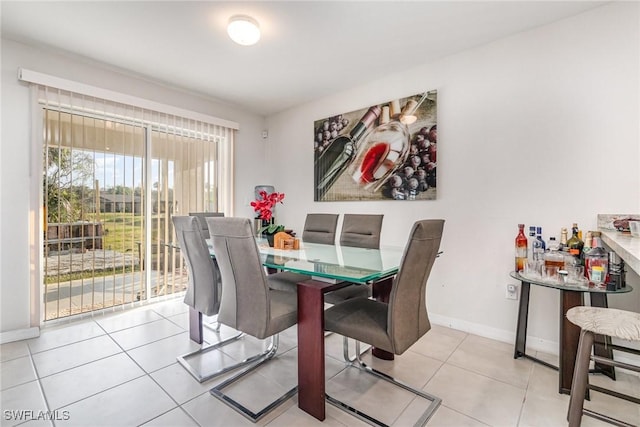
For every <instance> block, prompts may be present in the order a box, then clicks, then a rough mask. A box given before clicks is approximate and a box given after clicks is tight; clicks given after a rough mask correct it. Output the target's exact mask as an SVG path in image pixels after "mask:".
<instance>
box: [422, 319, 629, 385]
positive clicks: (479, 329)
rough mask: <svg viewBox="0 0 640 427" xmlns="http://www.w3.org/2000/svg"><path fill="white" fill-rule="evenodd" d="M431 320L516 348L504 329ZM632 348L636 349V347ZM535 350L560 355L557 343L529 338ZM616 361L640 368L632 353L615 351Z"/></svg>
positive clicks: (509, 334)
mask: <svg viewBox="0 0 640 427" xmlns="http://www.w3.org/2000/svg"><path fill="white" fill-rule="evenodd" d="M429 320H430V321H431V323H432V324H434V325H438V326H444V327H447V328H451V329H456V330H458V331H462V332H467V333H469V334H473V335H478V336H480V337H484V338H489V339H493V340H496V341H501V342H505V343H508V344H511V345H514V346H515V342H516V334H515V332H511V331H505V330H503V329H497V328H492V327H490V326H487V325H482V324H480V323H473V322H467V321H464V320H460V319H454V318H452V317H447V316H441V315H439V314H432V313H429ZM614 344H619V345H623V346H624V345H626V343H622V342H617V341H616V342H614ZM632 348H636V347H635V346H634V347H632ZM531 350H535V351H541V352H544V353H547V354H553V355H556V356H557V355H558V343H557V342H556V341H550V340H545V339H542V338H538V337H532V336H530V335H528V336H527V352H529V351H531ZM614 360H617V361H619V362H624V363H629V364H632V365H636V366H640V356H637V355H635V354H632V353H626V352H622V351H617V350H614ZM625 372H626V373H629V374H631V375H637V376H640V373H636V372H633V371H629V370H625Z"/></svg>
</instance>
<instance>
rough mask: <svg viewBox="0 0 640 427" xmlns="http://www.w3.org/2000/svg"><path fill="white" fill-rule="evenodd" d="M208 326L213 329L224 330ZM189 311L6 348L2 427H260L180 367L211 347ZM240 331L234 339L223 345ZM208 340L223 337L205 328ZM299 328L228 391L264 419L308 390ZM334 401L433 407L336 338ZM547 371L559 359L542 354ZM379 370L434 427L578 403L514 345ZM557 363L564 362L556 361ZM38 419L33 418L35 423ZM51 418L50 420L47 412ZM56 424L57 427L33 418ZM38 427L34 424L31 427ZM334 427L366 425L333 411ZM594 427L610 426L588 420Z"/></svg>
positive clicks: (416, 349)
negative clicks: (346, 352) (195, 332)
mask: <svg viewBox="0 0 640 427" xmlns="http://www.w3.org/2000/svg"><path fill="white" fill-rule="evenodd" d="M207 321H209V322H211V321H212V319H208V320H207ZM187 329H188V315H187V306H186V305H184V304H183V303H182V301H181V299H174V300H170V301H165V302H162V303H158V304H154V305H149V306H145V307H141V308H137V309H133V310H129V311H123V312H119V313H111V314H94V315H93V316H92V317H89V318H84V319H80V320H76V321H67V322H59V323H58V324H55V325H47V326H45V327H43V328H42V331H41V336H40V337H39V338H35V339H31V340H26V341H20V342H15V343H8V344H4V345H2V346H1V347H0V363H1V365H0V380H1V383H0V384H1V392H0V393H1V407H2V420H1V425H2V426H5V425H6V426H9V425H24V426H25V427H32V426H52V425H55V426H73V425H77V426H136V425H144V426H180V427H182V426H224V427H228V426H250V425H253V423H251V422H250V421H248V420H247V419H245V418H244V417H242V416H241V415H239V414H238V413H237V412H235V411H234V410H232V409H230V408H229V407H228V406H226V405H224V404H223V403H221V402H220V401H219V400H218V399H216V398H214V397H213V396H212V395H211V394H210V393H209V389H210V388H211V387H212V386H213V385H215V384H218V383H219V382H221V381H222V380H223V379H224V378H227V376H224V377H221V378H216V379H213V380H211V381H208V382H206V383H203V384H199V383H198V382H197V381H196V380H194V379H193V378H192V377H191V376H190V375H189V374H188V373H187V371H186V370H185V369H184V368H183V367H182V366H180V365H179V364H178V363H177V362H176V356H178V355H181V354H184V353H187V352H190V351H192V350H195V349H197V348H199V346H198V345H196V344H194V343H193V342H191V341H190V340H189V336H188V332H187ZM232 332H233V331H230V330H225V329H224V328H223V330H222V331H221V334H222V335H225V336H226V335H228V334H230V333H232ZM205 339H206V340H207V341H216V340H217V337H216V335H215V334H214V333H213V332H212V331H210V330H207V329H205ZM263 344H264V343H263V342H262V341H258V340H255V339H252V338H244V339H242V340H239V341H236V342H235V343H234V344H230V345H228V346H226V347H224V348H223V349H222V350H221V351H215V352H210V353H207V355H206V357H203V358H192V359H190V363H193V364H194V366H198V367H200V368H204V369H211V368H215V367H216V366H219V364H221V363H229V362H233V360H239V359H241V358H243V357H245V356H247V355H250V354H252V353H255V352H257V351H259V350H260V349H261V348H262V347H263ZM295 346H296V329H295V327H294V328H291V329H288V330H287V331H285V332H284V333H283V334H282V335H281V339H280V348H279V351H278V356H277V357H276V358H275V359H274V360H272V361H271V362H269V363H268V364H266V365H264V366H263V367H261V368H259V369H258V370H257V371H255V372H254V373H252V374H250V375H247V376H246V377H244V378H243V379H242V380H241V382H239V383H236V384H234V385H233V386H230V387H228V388H227V389H225V392H227V393H228V394H230V395H231V396H232V397H233V398H235V399H237V400H239V401H241V402H242V403H243V404H245V405H246V406H248V407H250V408H252V409H254V410H258V409H259V408H260V406H261V405H264V404H266V403H267V402H269V401H270V400H272V399H275V398H276V397H278V393H279V392H283V391H284V390H287V389H288V388H290V387H292V386H293V385H295V383H296V381H297V371H296V366H297V352H296V349H295ZM326 354H327V357H326V362H327V363H326V377H327V392H328V393H329V394H331V395H333V396H334V397H336V398H339V399H343V400H347V401H349V402H350V403H351V404H353V405H354V406H356V407H358V408H360V409H362V410H364V411H365V412H367V411H368V412H370V413H371V414H372V415H373V416H375V417H377V418H379V419H381V420H384V421H386V422H388V423H389V424H392V425H394V426H405V425H406V426H409V425H413V422H414V421H415V419H417V417H418V415H419V414H420V413H421V411H422V410H424V409H423V408H424V405H425V404H426V402H425V401H424V400H423V399H416V398H413V397H412V396H409V395H408V394H407V393H406V392H405V391H403V390H400V389H397V388H394V387H390V386H389V385H388V384H387V383H385V382H384V381H378V380H375V379H372V378H371V377H370V376H366V375H363V374H360V373H359V372H358V371H356V370H354V369H344V367H345V365H344V363H343V362H342V339H341V337H340V336H338V335H335V334H332V335H329V336H327V338H326ZM538 356H539V357H544V358H545V360H547V359H548V360H551V361H553V360H554V356H552V355H543V354H538ZM364 359H365V361H367V362H369V363H370V364H371V365H372V366H373V367H374V368H376V369H378V370H381V371H384V372H386V373H388V374H389V375H391V376H394V377H396V378H398V379H400V380H402V381H404V382H406V383H408V384H410V385H412V386H415V387H419V388H422V389H424V390H425V391H427V392H428V393H431V394H435V395H437V396H439V397H441V398H442V399H443V403H442V405H441V406H440V408H439V409H438V410H437V412H436V413H435V415H434V416H433V417H432V418H431V420H430V421H429V423H428V425H429V426H456V427H458V426H460V427H462V426H565V425H566V424H567V423H566V419H565V417H566V411H567V406H568V402H569V396H566V395H560V394H558V392H557V387H558V374H557V372H556V371H553V370H551V369H549V368H547V367H544V366H542V365H539V364H536V363H533V362H531V361H529V360H522V359H518V360H514V359H513V346H512V345H511V344H506V343H502V342H498V341H493V340H490V339H486V338H482V337H479V336H475V335H471V334H467V333H464V332H460V331H456V330H453V329H448V328H444V327H439V326H434V327H433V328H432V330H431V331H430V332H429V333H427V334H426V335H425V336H424V337H423V338H422V339H421V340H420V341H419V342H417V343H416V344H415V345H414V346H413V347H412V348H411V349H409V350H408V351H407V352H405V354H403V355H401V356H397V357H396V360H395V361H384V360H379V359H372V358H371V357H370V356H369V355H368V354H367V355H365V357H364ZM556 359H557V358H556ZM617 375H618V380H617V381H612V380H610V379H608V378H606V377H603V376H599V375H592V376H591V381H592V382H593V383H596V384H598V385H601V386H604V387H608V388H612V389H615V390H619V391H623V392H625V393H635V394H636V395H640V377H638V376H636V375H632V374H628V373H625V372H624V371H621V370H618V372H617ZM586 406H587V407H590V408H593V409H594V410H598V411H606V412H608V413H609V414H611V415H614V416H616V417H617V418H620V419H622V420H624V421H626V422H629V423H632V424H640V405H635V404H632V403H629V402H626V401H622V400H619V399H615V398H612V397H610V396H606V395H603V394H600V393H595V392H594V393H593V394H592V400H591V401H590V402H587V404H586ZM25 411H31V412H25ZM40 411H43V412H40ZM43 414H51V415H53V416H54V417H55V418H56V419H55V420H53V421H51V420H42V419H33V418H37V417H38V416H42V415H43ZM28 419H30V420H29V421H28ZM258 425H261V426H269V427H279V426H313V425H318V426H320V425H323V424H321V423H320V422H319V421H317V420H316V419H314V418H312V417H311V416H309V415H308V414H306V413H305V412H303V411H301V410H300V409H298V407H297V400H296V397H295V396H294V397H293V398H291V399H289V400H288V401H287V402H285V403H284V404H283V405H282V406H280V407H279V408H278V409H276V410H275V411H274V412H272V413H271V414H269V415H267V416H266V417H265V418H263V419H262V420H260V421H259V422H258ZM324 425H327V426H363V425H365V424H364V423H363V422H362V421H360V420H358V419H356V418H354V417H352V416H350V415H349V414H347V413H345V412H343V411H341V410H339V409H337V408H335V407H333V406H332V405H329V404H328V405H327V419H326V420H325V422H324ZM583 425H584V426H586V427H589V426H599V425H607V424H604V423H602V422H600V421H597V420H595V419H593V418H589V417H584V418H583Z"/></svg>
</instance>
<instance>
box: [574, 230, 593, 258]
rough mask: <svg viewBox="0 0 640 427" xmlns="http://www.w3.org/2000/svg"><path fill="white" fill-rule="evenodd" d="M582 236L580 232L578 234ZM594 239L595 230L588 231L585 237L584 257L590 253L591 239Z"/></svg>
mask: <svg viewBox="0 0 640 427" xmlns="http://www.w3.org/2000/svg"><path fill="white" fill-rule="evenodd" d="M578 237H580V234H578ZM592 239H593V232H591V231H587V237H586V238H585V239H584V246H583V247H582V255H581V256H582V259H584V257H585V256H586V255H587V254H588V253H589V251H590V250H591V241H592Z"/></svg>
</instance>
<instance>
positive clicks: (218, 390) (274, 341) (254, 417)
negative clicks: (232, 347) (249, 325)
mask: <svg viewBox="0 0 640 427" xmlns="http://www.w3.org/2000/svg"><path fill="white" fill-rule="evenodd" d="M278 345H279V335H278V334H276V335H273V336H272V337H271V343H270V344H269V347H268V348H267V350H266V351H265V352H264V353H262V354H261V356H260V357H258V358H257V359H254V360H253V362H256V363H255V364H254V365H252V366H250V367H249V368H247V369H245V370H244V371H242V372H239V373H238V374H236V375H234V376H233V377H231V378H229V379H227V380H225V381H223V382H222V383H220V384H218V385H217V386H215V387H213V388H212V389H211V390H210V391H209V393H211V394H212V395H213V396H214V397H216V398H218V399H220V400H221V401H222V402H224V403H225V404H227V405H228V406H230V407H231V408H232V409H234V410H236V411H237V412H239V413H240V414H242V415H243V416H244V417H246V418H248V419H249V420H251V421H253V422H254V423H255V422H257V421H258V420H260V419H261V418H262V417H264V416H265V415H267V414H268V413H269V412H271V411H272V410H274V409H275V408H277V407H278V406H280V405H281V404H282V403H284V402H285V401H286V400H288V399H289V398H291V396H293V395H295V394H296V393H297V392H298V386H297V385H296V386H295V387H293V388H292V389H290V390H289V391H287V392H286V393H285V394H283V395H282V396H280V397H279V398H277V399H276V400H274V401H273V402H271V403H270V404H269V405H267V406H266V407H264V408H262V409H261V410H259V411H258V412H253V411H252V410H251V409H249V408H247V407H246V406H244V405H242V404H241V403H240V402H238V401H237V400H234V399H232V398H231V397H229V396H228V395H226V394H224V393H223V392H222V390H223V389H224V388H225V387H227V386H229V385H231V384H233V383H234V382H236V381H238V380H239V379H240V378H242V377H244V376H245V375H247V374H248V373H250V372H252V371H254V370H255V369H257V368H258V367H260V366H261V365H262V364H264V363H265V362H267V361H269V360H271V359H273V357H274V356H275V355H276V353H277V351H278ZM241 363H242V362H241Z"/></svg>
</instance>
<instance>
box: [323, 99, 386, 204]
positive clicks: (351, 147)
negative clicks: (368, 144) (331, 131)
mask: <svg viewBox="0 0 640 427" xmlns="http://www.w3.org/2000/svg"><path fill="white" fill-rule="evenodd" d="M380 111H381V108H380V106H378V105H374V106H372V107H371V108H369V110H367V112H366V113H365V114H364V116H362V118H361V119H360V121H359V122H358V123H357V124H356V125H355V126H354V128H353V129H351V132H350V133H349V135H341V136H338V137H337V138H336V139H334V140H333V141H332V142H331V144H329V145H328V146H327V148H326V149H325V150H324V151H323V152H322V154H320V156H319V157H318V159H317V160H316V162H315V166H314V169H315V191H316V200H322V196H324V194H325V193H326V192H327V191H328V190H329V188H330V187H331V186H332V185H333V183H334V182H335V181H336V179H338V177H339V176H340V175H341V174H342V172H343V171H344V170H345V169H346V168H347V166H349V164H350V163H351V162H352V161H353V159H354V157H355V156H356V152H357V150H358V143H359V142H360V139H362V137H363V136H364V135H365V134H366V133H367V130H369V128H371V126H372V125H373V123H374V122H375V121H376V120H377V118H378V116H380Z"/></svg>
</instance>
